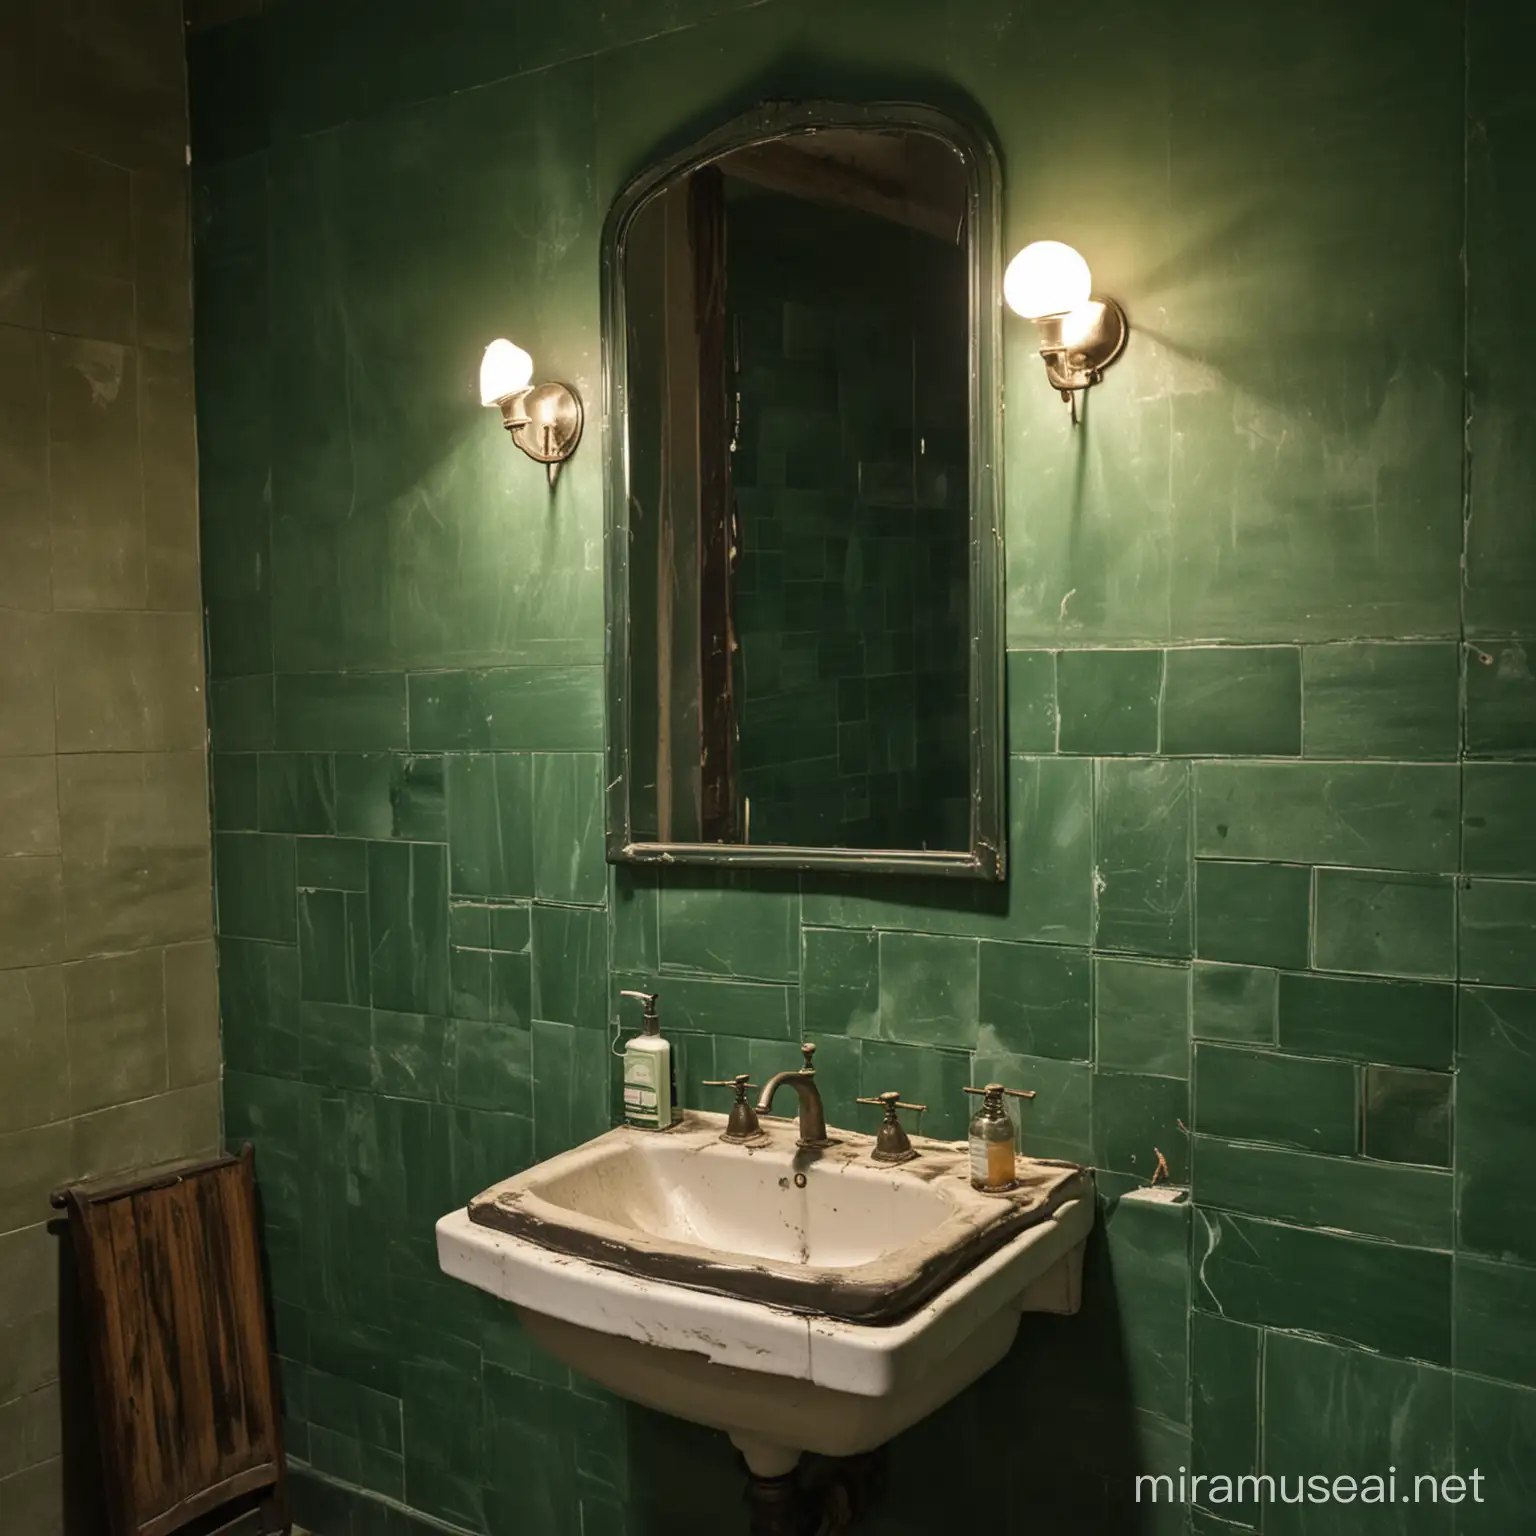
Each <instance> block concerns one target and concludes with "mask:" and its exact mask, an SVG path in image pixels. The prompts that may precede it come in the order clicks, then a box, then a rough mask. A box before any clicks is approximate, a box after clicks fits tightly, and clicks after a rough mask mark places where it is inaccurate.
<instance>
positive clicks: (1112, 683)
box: [1056, 651, 1163, 757]
mask: <svg viewBox="0 0 1536 1536" xmlns="http://www.w3.org/2000/svg"><path fill="white" fill-rule="evenodd" d="M1162 681H1163V655H1162V652H1161V651H1062V652H1060V653H1059V655H1058V656H1057V658H1056V692H1057V699H1058V704H1059V708H1060V711H1061V727H1060V735H1059V737H1058V741H1059V745H1060V748H1061V750H1062V751H1063V752H1077V753H1086V754H1089V755H1091V756H1095V757H1108V756H1111V755H1125V754H1128V753H1138V752H1155V751H1157V701H1158V694H1159V692H1160V690H1161V688H1162Z"/></svg>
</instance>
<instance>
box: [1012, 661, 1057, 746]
mask: <svg viewBox="0 0 1536 1536" xmlns="http://www.w3.org/2000/svg"><path fill="white" fill-rule="evenodd" d="M1007 690H1008V750H1009V751H1010V752H1054V751H1055V750H1056V654H1055V652H1054V651H1009V652H1008V674H1007Z"/></svg>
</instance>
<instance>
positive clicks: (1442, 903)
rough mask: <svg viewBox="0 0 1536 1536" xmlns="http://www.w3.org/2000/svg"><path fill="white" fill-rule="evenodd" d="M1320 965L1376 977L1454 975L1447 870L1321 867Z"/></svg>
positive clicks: (1450, 885) (1453, 916)
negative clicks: (1419, 872) (1440, 874)
mask: <svg viewBox="0 0 1536 1536" xmlns="http://www.w3.org/2000/svg"><path fill="white" fill-rule="evenodd" d="M1317 966H1318V969H1319V970H1325V971H1361V972H1365V973H1367V974H1374V975H1378V976H1381V975H1385V976H1451V975H1454V974H1455V970H1456V892H1455V889H1454V888H1453V883H1452V881H1451V879H1450V877H1449V876H1446V877H1440V878H1437V877H1435V876H1433V875H1392V874H1378V873H1375V872H1371V871H1365V870H1356V869H1320V870H1318V872H1317Z"/></svg>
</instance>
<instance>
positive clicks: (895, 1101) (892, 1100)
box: [853, 1088, 928, 1119]
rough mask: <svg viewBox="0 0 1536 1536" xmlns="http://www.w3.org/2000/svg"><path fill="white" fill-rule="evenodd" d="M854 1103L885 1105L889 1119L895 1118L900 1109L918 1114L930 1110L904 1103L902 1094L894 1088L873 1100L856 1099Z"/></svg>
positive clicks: (919, 1105)
mask: <svg viewBox="0 0 1536 1536" xmlns="http://www.w3.org/2000/svg"><path fill="white" fill-rule="evenodd" d="M853 1102H854V1103H855V1104H883V1105H884V1106H885V1113H886V1117H887V1118H888V1119H889V1118H892V1117H894V1115H895V1113H896V1111H897V1110H898V1109H911V1110H915V1111H916V1112H917V1113H918V1114H922V1113H923V1112H924V1111H925V1110H926V1109H927V1108H928V1106H927V1105H926V1104H907V1103H904V1102H903V1100H902V1097H901V1094H900V1093H899V1092H897V1090H896V1089H894V1088H888V1089H887V1090H886V1091H885V1092H884V1093H877V1094H876V1095H875V1096H874V1098H872V1099H855V1100H854V1101H853Z"/></svg>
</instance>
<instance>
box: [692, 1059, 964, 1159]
mask: <svg viewBox="0 0 1536 1536" xmlns="http://www.w3.org/2000/svg"><path fill="white" fill-rule="evenodd" d="M859 1062H860V1067H859V1072H860V1077H859V1092H860V1094H861V1095H862V1096H863V1097H864V1098H873V1097H874V1096H875V1095H876V1094H880V1093H889V1092H890V1091H891V1090H892V1089H895V1090H896V1091H897V1092H899V1093H900V1094H901V1096H902V1098H903V1099H904V1100H905V1101H906V1102H907V1103H908V1104H926V1105H927V1106H928V1108H927V1111H926V1113H925V1114H924V1115H923V1124H922V1133H923V1135H924V1136H936V1137H939V1138H940V1139H941V1140H948V1139H953V1138H955V1137H960V1136H964V1135H965V1128H966V1126H967V1125H969V1124H970V1121H971V1116H972V1114H973V1113H974V1112H975V1111H974V1107H973V1105H972V1102H971V1099H970V1098H969V1097H968V1096H967V1094H966V1091H965V1090H966V1087H967V1085H968V1084H969V1083H970V1080H971V1059H970V1057H969V1056H967V1055H966V1054H965V1052H964V1051H947V1050H942V1049H934V1048H933V1047H930V1046H915V1045H897V1044H893V1043H891V1042H889V1041H884V1040H865V1041H862V1042H861V1043H860V1047H859ZM719 1065H720V1066H722V1067H724V1066H725V1063H724V1062H721V1063H719Z"/></svg>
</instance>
